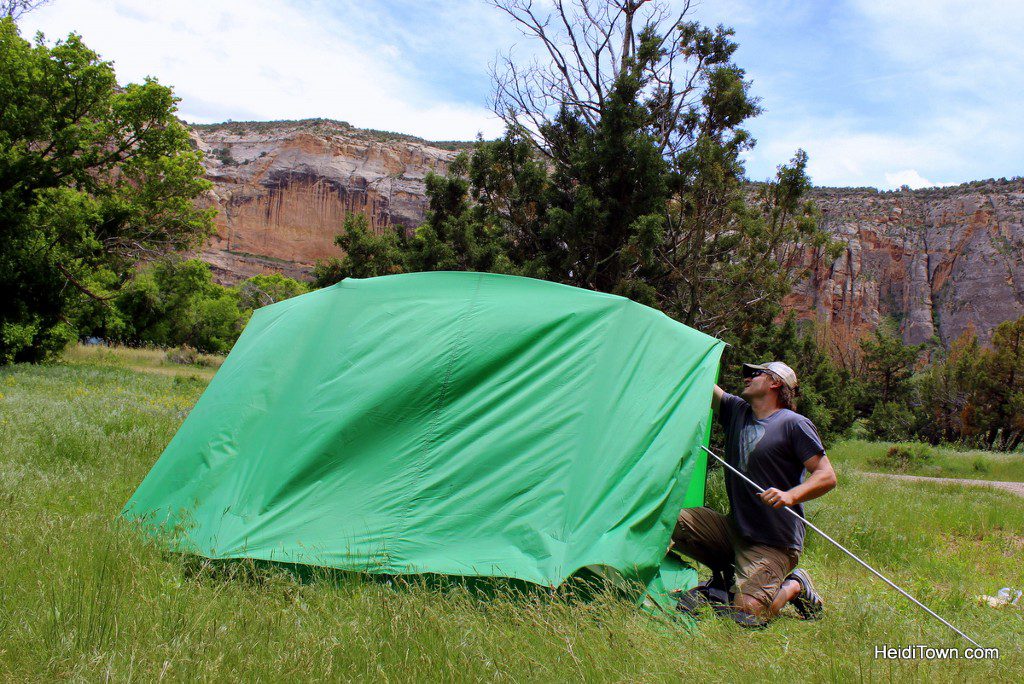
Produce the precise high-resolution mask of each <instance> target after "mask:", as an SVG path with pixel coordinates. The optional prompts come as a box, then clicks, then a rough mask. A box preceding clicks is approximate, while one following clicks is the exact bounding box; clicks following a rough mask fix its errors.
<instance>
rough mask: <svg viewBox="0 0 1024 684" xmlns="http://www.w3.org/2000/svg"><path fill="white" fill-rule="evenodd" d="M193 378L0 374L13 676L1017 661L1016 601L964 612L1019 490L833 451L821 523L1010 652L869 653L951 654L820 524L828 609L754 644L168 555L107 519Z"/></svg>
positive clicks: (1018, 558)
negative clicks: (955, 655)
mask: <svg viewBox="0 0 1024 684" xmlns="http://www.w3.org/2000/svg"><path fill="white" fill-rule="evenodd" d="M186 372H188V371H187V369H186ZM203 387H204V382H203V380H202V379H195V378H194V377H189V375H188V374H186V375H185V377H180V376H177V377H176V376H170V375H163V374H157V373H148V372H135V371H132V370H129V369H128V368H125V367H124V365H123V364H121V363H113V364H108V363H106V362H104V361H103V360H102V359H101V360H91V361H90V360H82V359H80V358H78V359H76V360H75V363H74V364H72V365H67V364H65V365H55V366H16V367H13V368H6V369H0V394H2V398H0V549H2V550H3V557H2V560H3V571H2V572H0V673H2V675H3V678H4V679H6V680H10V681H23V680H41V679H45V680H49V679H56V678H61V679H73V680H88V681H94V680H101V679H102V680H106V679H111V680H117V681H133V680H135V681H153V680H159V679H164V680H169V681H175V680H176V681H186V680H188V681H191V680H196V679H198V680H246V681H249V680H252V681H281V680H286V679H301V680H312V679H334V680H379V681H424V680H427V681H437V680H440V681H456V680H458V681H462V680H467V679H469V680H476V679H480V680H497V681H516V682H518V681H566V680H580V679H585V680H593V681H674V680H679V679H683V678H688V679H698V680H701V681H705V680H737V679H743V680H748V679H749V680H754V679H757V680H763V679H782V678H786V679H806V680H812V681H823V680H828V681H836V680H840V681H846V680H862V681H872V680H902V679H905V678H914V679H940V680H963V679H977V680H982V679H984V680H996V681H1003V680H1006V681H1009V680H1015V679H1017V678H1018V676H1019V673H1020V672H1021V671H1024V653H1022V644H1024V611H1010V610H994V609H991V608H988V607H983V606H979V605H978V604H977V603H976V602H975V600H974V596H975V595H976V594H979V593H992V592H994V591H996V590H997V589H999V587H1001V586H1004V585H1009V586H1017V587H1021V586H1024V563H1022V561H1024V536H1022V535H1024V506H1022V504H1021V501H1022V500H1021V499H1018V498H1014V497H1012V496H1010V495H1009V494H1005V493H1000V492H995V491H992V492H989V491H979V490H976V489H966V488H963V487H938V488H932V487H929V488H918V487H915V486H913V485H912V484H909V483H899V482H897V483H893V482H879V481H877V480H869V479H866V478H865V479H862V478H861V477H859V476H858V475H857V474H856V473H854V472H852V471H851V469H849V468H848V467H847V465H846V464H845V463H844V462H843V460H842V459H837V463H838V467H839V476H840V485H839V488H838V489H837V490H836V491H835V492H834V493H832V494H830V495H828V496H827V497H825V498H824V499H821V500H819V501H818V502H815V503H814V504H813V505H811V506H809V514H810V515H811V516H812V518H813V519H814V520H815V521H816V522H817V523H818V524H820V525H822V526H823V527H824V528H825V529H826V530H828V531H830V532H831V533H832V534H834V536H836V537H837V538H839V539H840V540H842V541H844V542H847V543H849V545H850V546H851V547H852V548H854V549H855V550H856V551H858V552H859V553H861V554H863V556H864V557H865V559H867V560H868V561H869V562H872V563H874V564H876V565H877V566H878V567H879V568H880V569H881V570H882V571H883V572H886V573H888V574H890V575H891V576H892V578H893V579H894V580H896V581H897V582H898V583H901V584H903V585H904V586H905V587H906V588H907V589H908V590H910V591H911V592H912V593H914V594H915V595H918V596H919V597H920V598H921V599H923V600H924V601H925V602H926V603H928V604H929V605H931V606H932V607H933V608H934V609H936V610H937V611H939V612H940V614H943V615H945V616H947V617H948V618H950V619H951V620H952V621H953V622H954V623H955V624H957V625H958V626H960V627H961V628H962V629H964V630H965V631H967V632H968V633H969V634H971V635H972V636H974V637H975V638H976V639H978V640H979V641H981V642H982V643H983V644H985V645H989V646H996V647H999V648H1001V650H1002V658H1001V660H999V661H982V662H969V661H965V660H961V661H949V662H915V661H910V662H896V661H876V660H875V659H874V646H875V645H876V644H878V645H881V644H889V645H902V644H910V643H925V644H930V645H961V644H960V643H959V641H958V639H957V637H956V636H955V635H953V634H951V633H950V632H948V630H947V629H946V628H944V627H942V626H941V625H939V624H938V623H936V622H935V621H934V620H932V619H931V618H929V617H927V616H925V615H924V614H922V613H921V612H920V611H919V610H918V609H917V608H915V607H913V606H911V605H910V604H909V603H908V602H906V600H905V599H903V598H902V597H900V596H898V595H896V594H895V593H894V592H892V591H891V590H889V589H888V588H886V587H885V586H884V585H882V584H881V583H879V582H877V581H875V580H873V579H871V578H870V577H868V576H867V575H866V573H865V572H864V571H862V569H860V568H859V566H856V565H855V564H854V563H853V562H852V561H849V560H848V559H846V558H845V557H844V556H842V555H841V554H840V553H839V552H838V551H836V550H834V549H833V548H831V547H830V546H828V545H827V544H826V543H824V542H823V540H821V539H819V538H816V537H815V536H813V534H812V535H811V536H810V538H809V542H808V549H807V552H806V554H805V556H804V559H803V561H802V563H803V565H804V566H805V567H807V568H808V569H809V571H810V572H811V573H812V575H813V576H814V578H815V580H816V581H817V583H818V584H819V589H820V591H821V593H822V594H823V595H824V596H825V598H826V601H827V617H826V619H824V620H823V621H820V622H814V623H809V622H804V621H801V620H798V619H796V618H795V615H794V614H793V613H792V612H791V609H787V611H786V613H785V616H784V617H783V618H780V619H779V620H778V621H776V622H775V623H774V624H773V625H772V626H771V627H770V628H769V629H767V630H765V631H762V632H746V631H741V630H740V629H739V628H738V627H736V626H735V625H733V624H732V623H730V622H724V621H719V620H715V619H707V620H703V621H701V622H700V623H698V625H697V626H696V628H695V629H693V630H690V631H687V630H686V629H684V628H682V627H680V626H677V625H673V624H671V623H669V622H666V621H664V620H658V619H655V618H652V617H650V616H648V615H646V614H645V613H643V612H641V611H639V610H637V609H636V607H635V606H633V605H631V604H629V603H626V602H624V601H622V600H620V599H618V598H616V597H615V596H612V595H610V594H601V595H598V596H597V597H596V598H594V599H593V600H589V601H580V600H569V599H566V598H564V597H561V596H555V597H549V596H546V595H543V594H533V595H530V596H523V595H519V594H516V593H515V592H512V591H508V592H498V593H497V595H492V596H490V597H483V596H481V595H479V594H477V593H476V592H474V591H472V590H471V589H469V588H466V587H463V586H459V585H449V586H438V585H436V584H428V583H426V582H421V581H417V580H415V579H413V580H411V581H408V582H406V581H401V580H392V581H390V582H387V581H380V580H373V579H370V578H364V577H358V576H351V575H341V574H335V573H326V572H321V573H313V576H312V577H303V578H300V577H299V576H297V575H296V574H295V573H291V572H288V571H286V570H284V569H275V568H268V567H265V566H256V565H246V564H245V563H241V564H229V565H223V564H212V563H207V562H203V561H202V560H201V559H194V558H183V557H180V556H176V555H173V554H169V553H166V552H164V551H162V550H161V549H160V548H159V547H158V546H154V545H152V544H149V543H147V542H145V541H143V540H142V539H140V538H139V537H138V536H136V535H135V534H134V533H133V532H132V531H131V530H130V529H127V528H126V527H125V526H123V525H121V524H120V523H119V522H118V518H117V514H118V511H119V510H120V508H121V506H122V505H123V504H124V502H125V501H126V500H127V498H128V497H129V496H130V494H131V493H132V491H133V490H134V488H135V486H136V485H137V484H138V483H139V481H140V480H141V479H142V478H143V477H144V476H145V474H146V472H148V470H149V468H150V467H151V465H152V463H153V462H154V461H155V459H156V458H157V456H158V455H159V453H160V452H161V450H162V449H163V447H164V446H165V445H166V443H167V442H168V441H169V440H170V438H171V436H172V435H173V434H174V432H175V430H176V429H177V427H178V425H180V423H181V421H182V420H183V419H184V417H185V415H186V414H187V412H188V411H189V409H190V408H191V406H192V405H193V404H194V402H195V401H196V399H197V398H198V396H199V394H200V393H201V392H202V390H203Z"/></svg>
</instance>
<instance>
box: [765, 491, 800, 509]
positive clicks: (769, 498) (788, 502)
mask: <svg viewBox="0 0 1024 684" xmlns="http://www.w3.org/2000/svg"><path fill="white" fill-rule="evenodd" d="M758 496H759V497H761V501H763V502H764V503H765V505H767V506H771V507H772V508H782V507H783V506H792V505H794V504H796V503H797V500H796V497H795V496H794V495H793V494H791V493H790V492H784V491H782V490H781V489H776V488H775V487H769V488H768V489H766V490H764V491H763V492H761V493H760V494H758Z"/></svg>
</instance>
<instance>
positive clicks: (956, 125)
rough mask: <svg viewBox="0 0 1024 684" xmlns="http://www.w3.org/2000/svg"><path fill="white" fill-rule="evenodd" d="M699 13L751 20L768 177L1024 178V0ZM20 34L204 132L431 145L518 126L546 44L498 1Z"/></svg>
mask: <svg viewBox="0 0 1024 684" xmlns="http://www.w3.org/2000/svg"><path fill="white" fill-rule="evenodd" d="M546 1H547V0H538V4H539V5H541V6H543V5H544V3H545V2H546ZM680 2H681V0H680V1H677V2H674V3H671V4H674V5H676V6H677V7H678V6H679V5H680ZM691 16H692V18H693V19H696V20H698V21H701V22H703V23H707V24H713V25H714V24H719V23H722V24H724V25H726V26H731V27H732V28H733V29H734V30H735V40H736V42H737V43H738V44H739V49H738V50H737V51H736V54H735V56H734V58H735V61H736V63H737V64H738V65H739V66H740V67H742V68H743V69H745V70H746V73H747V77H748V78H749V79H750V80H751V81H752V86H751V89H752V92H753V94H754V95H756V96H757V97H759V98H760V100H761V105H762V107H763V108H764V110H765V111H764V113H763V114H761V115H760V116H758V117H757V118H756V119H753V120H752V121H750V122H749V123H748V126H747V127H748V128H749V129H750V131H751V132H752V133H753V135H754V137H755V138H756V139H757V141H758V144H757V146H756V147H755V148H754V149H753V150H752V151H751V152H750V153H749V154H748V156H747V159H746V165H747V174H748V176H749V177H750V178H752V179H755V180H763V179H766V178H769V177H770V176H772V175H773V174H774V173H775V169H776V167H777V166H778V165H779V164H782V163H785V162H787V161H788V160H789V159H790V158H791V157H792V156H793V154H794V152H795V151H796V150H797V149H804V150H806V151H807V153H808V155H809V157H810V161H809V164H808V171H809V173H810V175H811V178H812V180H813V182H814V184H815V185H819V186H872V187H877V188H880V189H892V188H896V187H899V186H901V185H904V184H906V185H909V186H911V187H914V188H917V187H927V186H934V185H950V184H956V183H962V182H966V181H970V180H979V179H985V178H1000V177H1013V176H1021V175H1024V135H1022V133H1021V130H1022V128H1024V1H1021V0H973V2H964V0H955V1H954V0H828V1H825V0H700V2H699V4H697V3H694V6H693V7H692V8H691ZM20 25H21V28H22V33H23V35H24V36H25V37H31V36H32V35H33V34H34V33H35V32H36V31H42V32H43V33H44V34H45V36H46V39H47V41H48V42H52V41H53V40H55V39H58V38H61V37H64V36H66V35H67V34H68V33H69V32H70V31H75V32H77V33H79V34H81V35H82V37H83V40H84V41H85V43H86V45H88V46H90V47H91V48H93V49H94V50H96V51H97V52H99V53H100V55H101V56H102V57H103V58H105V59H109V60H112V61H113V62H114V65H115V68H116V69H117V74H118V79H119V80H120V81H121V82H122V83H127V82H136V81H140V80H142V79H143V78H145V77H146V76H153V77H156V78H157V79H158V80H159V81H160V82H161V83H164V84H167V85H170V86H172V87H173V88H174V91H175V93H176V94H177V95H178V96H179V97H180V98H181V102H180V104H179V115H180V116H181V117H182V118H183V119H184V120H186V121H188V122H191V123H213V122H219V121H225V120H227V119H233V120H235V121H244V120H272V119H304V118H312V117H324V118H331V119H338V120H342V121H348V122H349V123H351V124H353V125H355V126H358V127H362V128H376V129H381V130H390V131H396V132H401V133H409V134H412V135H417V136H420V137H423V138H426V139H428V140H470V139H473V138H474V137H475V136H476V135H477V133H481V134H483V135H484V137H488V138H491V137H496V136H497V135H499V134H500V132H501V130H502V126H501V122H500V121H499V120H498V119H497V118H496V117H495V116H494V115H493V114H492V113H491V112H490V111H489V109H488V99H489V96H490V93H491V79H490V75H489V66H490V64H491V63H492V62H493V61H494V59H495V57H496V56H497V55H498V53H499V52H507V51H510V50H511V51H512V52H513V54H515V55H519V56H521V57H525V56H527V55H529V54H531V53H532V51H533V50H535V49H536V48H535V47H534V46H532V45H531V44H530V43H529V41H527V40H526V39H525V38H524V37H523V36H522V34H521V33H519V32H518V31H517V30H516V29H515V27H514V26H513V25H512V23H511V21H510V20H509V19H508V18H507V17H506V16H505V15H504V14H502V13H501V12H500V11H498V10H497V9H495V8H493V7H491V6H489V5H488V4H486V3H485V2H483V1H482V0H390V1H375V0H361V1H356V0H301V1H300V0H174V1H173V2H167V3H152V2H141V1H139V0H52V1H51V3H50V4H48V5H46V6H44V7H43V8H41V9H38V10H36V11H34V12H31V13H29V14H27V15H25V16H24V17H23V18H22V20H21V22H20Z"/></svg>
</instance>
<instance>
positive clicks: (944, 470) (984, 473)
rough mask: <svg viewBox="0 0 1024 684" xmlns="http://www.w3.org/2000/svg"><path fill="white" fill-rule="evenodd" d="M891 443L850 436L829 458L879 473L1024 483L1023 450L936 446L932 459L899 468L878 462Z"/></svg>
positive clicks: (847, 465)
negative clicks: (964, 449) (1005, 451)
mask: <svg viewBox="0 0 1024 684" xmlns="http://www.w3.org/2000/svg"><path fill="white" fill-rule="evenodd" d="M891 446H893V443H891V442H865V441H863V440H858V439H851V440H848V441H846V442H841V443H840V444H836V445H835V446H834V447H832V448H831V449H829V460H831V461H833V462H836V463H841V464H843V465H844V466H845V467H847V468H853V469H857V470H865V471H869V472H877V473H903V474H907V475H924V476H928V477H955V478H967V479H971V480H997V481H1002V482H1024V453H1020V452H1017V453H1012V454H1007V453H998V452H991V451H980V450H972V451H956V450H954V449H950V448H948V447H933V449H932V451H933V452H934V454H935V455H934V458H933V460H932V462H930V463H927V464H923V465H919V466H917V467H912V468H908V469H906V470H899V469H896V468H892V467H885V466H880V465H878V462H879V461H880V460H884V457H885V454H886V452H887V451H888V450H889V448H890V447H891Z"/></svg>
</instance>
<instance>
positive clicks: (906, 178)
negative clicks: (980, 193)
mask: <svg viewBox="0 0 1024 684" xmlns="http://www.w3.org/2000/svg"><path fill="white" fill-rule="evenodd" d="M885 182H886V183H888V184H889V188H890V189H894V188H900V187H903V186H904V185H906V186H907V187H909V188H911V189H913V190H917V189H918V188H934V187H941V186H946V185H955V184H954V183H933V182H931V181H930V180H928V179H927V178H925V177H924V176H922V175H921V174H919V173H918V172H917V170H916V169H903V170H902V171H896V172H894V173H888V172H887V173H886V174H885Z"/></svg>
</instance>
